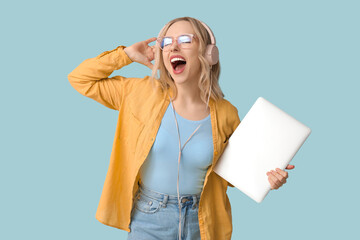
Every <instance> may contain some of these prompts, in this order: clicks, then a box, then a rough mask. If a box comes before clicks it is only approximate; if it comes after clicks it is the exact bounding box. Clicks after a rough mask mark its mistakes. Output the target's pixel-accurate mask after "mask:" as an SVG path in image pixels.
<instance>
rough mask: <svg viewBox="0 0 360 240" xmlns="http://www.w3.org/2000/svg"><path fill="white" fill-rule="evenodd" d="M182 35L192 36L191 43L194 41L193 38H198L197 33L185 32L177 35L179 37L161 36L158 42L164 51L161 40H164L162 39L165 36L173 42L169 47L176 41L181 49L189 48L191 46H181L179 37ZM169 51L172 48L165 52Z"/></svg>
mask: <svg viewBox="0 0 360 240" xmlns="http://www.w3.org/2000/svg"><path fill="white" fill-rule="evenodd" d="M181 36H190V38H191V42H190V43H193V39H196V38H197V37H196V34H192V33H183V34H180V35H179V36H177V37H172V36H163V37H159V38H157V40H156V42H157V43H158V44H159V48H160V49H161V50H162V51H164V49H163V48H161V42H162V40H163V39H164V38H171V41H172V43H171V45H170V46H169V47H172V45H174V42H175V41H176V43H177V45H178V46H179V47H180V48H181V49H189V48H183V47H181V45H182V44H179V42H178V39H179V37H181ZM174 40H175V41H174ZM168 51H170V49H169V50H167V51H165V52H168Z"/></svg>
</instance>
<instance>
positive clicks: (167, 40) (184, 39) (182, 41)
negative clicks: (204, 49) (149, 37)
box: [160, 35, 192, 51]
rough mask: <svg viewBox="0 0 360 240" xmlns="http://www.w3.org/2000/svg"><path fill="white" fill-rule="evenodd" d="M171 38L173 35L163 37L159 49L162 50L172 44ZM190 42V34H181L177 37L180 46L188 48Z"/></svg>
mask: <svg viewBox="0 0 360 240" xmlns="http://www.w3.org/2000/svg"><path fill="white" fill-rule="evenodd" d="M173 40H174V37H163V39H162V41H161V45H160V46H161V49H163V50H165V51H166V50H169V49H170V47H171V46H172V44H173ZM191 42H192V37H191V36H190V35H181V36H179V37H177V44H178V45H179V46H180V47H181V48H188V47H190V45H191Z"/></svg>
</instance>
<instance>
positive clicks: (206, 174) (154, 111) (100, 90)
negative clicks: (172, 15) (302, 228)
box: [68, 17, 294, 240]
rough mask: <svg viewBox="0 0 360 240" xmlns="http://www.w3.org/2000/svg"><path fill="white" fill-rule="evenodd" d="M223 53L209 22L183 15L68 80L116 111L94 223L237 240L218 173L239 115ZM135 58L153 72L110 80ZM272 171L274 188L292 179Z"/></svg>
mask: <svg viewBox="0 0 360 240" xmlns="http://www.w3.org/2000/svg"><path fill="white" fill-rule="evenodd" d="M154 41H156V44H155V45H154V46H149V44H150V43H151V42H154ZM217 54H218V52H217V48H216V45H215V37H214V36H213V34H212V32H211V30H210V29H209V28H208V26H207V25H206V24H205V23H203V22H201V21H199V20H197V19H194V18H190V17H184V18H177V19H174V20H172V21H170V22H169V23H167V24H166V25H165V26H164V27H163V29H162V30H161V31H160V33H159V35H158V37H157V38H150V39H148V40H145V41H141V42H138V43H135V44H133V45H131V46H129V47H125V46H119V47H117V48H116V49H114V50H111V51H106V52H104V53H102V54H100V55H99V56H97V57H95V58H90V59H87V60H85V61H84V62H82V63H81V64H80V65H79V66H78V67H77V68H76V69H75V70H73V71H72V72H71V73H70V74H69V76H68V78H69V81H70V83H71V85H72V86H73V87H74V88H75V89H76V90H77V91H78V92H80V93H81V94H83V95H84V96H87V97H90V98H92V99H94V100H96V101H98V102H99V103H101V104H103V105H105V106H107V107H109V108H111V109H114V110H118V111H119V119H118V123H117V128H116V132H115V139H114V144H113V150H112V154H111V159H110V165H109V170H108V173H107V176H106V180H105V183H104V188H103V192H102V195H101V199H100V203H99V206H98V209H97V212H96V218H97V219H98V220H99V221H100V222H102V223H104V224H106V225H109V226H112V227H116V228H119V229H123V230H126V231H127V232H129V233H128V239H146V240H151V239H154V240H155V239H157V240H158V239H164V240H168V239H179V240H180V239H199V240H200V239H201V240H204V239H206V240H215V239H216V240H217V239H231V234H232V217H231V206H230V202H229V199H228V196H227V194H226V190H227V187H228V186H230V187H233V186H232V185H231V184H230V183H228V182H227V181H226V180H224V179H222V178H221V177H220V176H218V175H217V174H215V172H213V171H212V169H213V166H214V165H215V164H216V162H217V160H218V159H219V157H220V155H221V154H222V152H223V150H224V149H225V147H226V144H227V139H228V138H229V137H230V136H231V134H232V133H233V132H234V130H235V129H236V127H237V126H238V125H239V123H240V119H239V117H238V114H237V109H236V108H235V107H234V106H233V105H232V104H231V103H230V102H228V101H227V100H225V99H224V98H223V97H224V94H223V93H222V91H221V89H220V86H219V84H218V78H219V73H220V63H219V61H218V55H217ZM153 60H155V64H154V65H153V64H152V63H151V62H152V61H153ZM131 62H138V63H141V64H144V65H145V66H147V67H149V68H150V69H152V76H151V77H150V76H146V77H144V78H125V77H122V76H114V77H112V78H109V76H110V75H111V73H112V72H113V71H114V70H118V69H120V68H122V67H124V66H126V65H128V64H130V63H131ZM158 72H159V75H160V76H159V77H158V76H157V73H158ZM292 168H294V166H293V165H288V167H287V169H292ZM267 175H268V179H269V183H270V185H271V189H278V188H279V187H280V186H282V185H283V184H284V183H285V182H286V179H287V177H288V174H287V172H286V171H283V170H280V169H276V170H271V171H269V172H268V173H267Z"/></svg>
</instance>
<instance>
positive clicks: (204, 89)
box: [151, 17, 224, 106]
mask: <svg viewBox="0 0 360 240" xmlns="http://www.w3.org/2000/svg"><path fill="white" fill-rule="evenodd" d="M179 21H187V22H189V23H190V24H191V25H192V27H193V29H194V32H195V34H196V36H197V38H198V39H199V55H198V58H199V60H200V69H201V70H200V71H201V74H200V79H199V82H198V86H199V89H200V98H201V100H202V101H203V102H204V103H206V105H207V106H208V105H209V102H208V101H209V98H212V99H213V100H215V101H217V100H221V99H223V98H224V93H223V92H222V90H221V88H220V86H219V75H220V61H219V62H217V63H216V64H215V65H212V66H210V65H209V64H208V62H207V61H206V59H205V57H204V54H205V49H206V46H207V45H208V44H211V38H210V35H209V33H208V31H207V30H206V28H205V27H204V26H203V25H202V24H201V22H199V21H198V20H197V19H195V18H191V17H181V18H176V19H173V20H171V21H170V22H168V23H167V24H166V25H165V26H164V28H163V29H162V31H161V32H160V33H159V37H163V36H165V33H166V32H167V30H168V29H169V28H170V26H171V25H172V24H174V23H175V22H179ZM158 70H159V72H160V77H159V78H157V72H158ZM151 79H152V81H155V80H157V81H159V82H160V85H161V87H162V89H163V90H167V89H168V88H172V90H173V93H174V95H173V99H175V98H176V95H177V89H176V85H175V83H174V80H173V79H172V78H171V75H170V73H169V72H168V71H167V70H166V67H165V65H164V60H163V57H162V54H161V49H160V48H159V47H158V45H156V47H155V65H154V68H153V70H152V74H151ZM153 83H154V82H153ZM153 85H154V84H153ZM210 85H211V86H210ZM209 91H210V93H209Z"/></svg>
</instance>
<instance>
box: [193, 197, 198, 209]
mask: <svg viewBox="0 0 360 240" xmlns="http://www.w3.org/2000/svg"><path fill="white" fill-rule="evenodd" d="M196 204H197V197H196V195H194V196H193V205H192V209H194V208H195V207H196Z"/></svg>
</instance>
